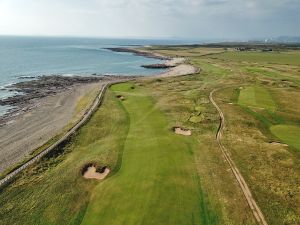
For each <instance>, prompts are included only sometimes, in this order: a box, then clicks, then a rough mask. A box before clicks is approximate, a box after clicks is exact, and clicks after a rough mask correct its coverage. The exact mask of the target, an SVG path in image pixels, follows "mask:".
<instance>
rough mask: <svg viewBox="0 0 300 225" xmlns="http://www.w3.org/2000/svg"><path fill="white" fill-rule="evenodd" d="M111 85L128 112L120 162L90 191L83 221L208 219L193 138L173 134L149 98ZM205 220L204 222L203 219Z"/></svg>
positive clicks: (138, 91)
mask: <svg viewBox="0 0 300 225" xmlns="http://www.w3.org/2000/svg"><path fill="white" fill-rule="evenodd" d="M131 85H132V84H119V85H114V86H113V87H112V88H111V90H113V91H115V93H116V95H121V94H122V95H123V97H124V98H125V100H124V101H123V105H124V107H125V109H126V110H127V112H128V113H129V116H130V129H129V133H128V136H127V140H126V142H125V149H124V153H123V160H122V165H121V168H120V170H119V172H118V173H117V174H115V175H114V176H112V177H110V178H108V179H107V180H106V181H104V182H103V183H100V184H99V185H98V186H97V187H96V188H95V189H94V192H93V195H92V198H91V200H90V203H89V206H88V209H87V212H86V215H85V217H84V220H83V223H82V224H88V225H93V224H103V225H105V224H114V225H118V224H143V225H147V224H172V225H175V224H178V225H179V224H180V225H184V224H212V223H210V222H209V221H215V219H210V218H204V220H203V218H201V216H206V217H209V216H210V214H209V213H207V211H208V210H207V209H206V208H205V207H206V206H205V204H200V202H201V200H202V202H204V200H203V196H204V195H203V193H202V192H201V187H200V184H199V182H198V181H197V180H198V178H197V176H198V175H197V173H196V170H195V166H194V163H193V156H192V155H191V154H190V151H189V142H190V140H191V139H192V137H182V136H178V135H175V134H173V133H172V132H171V131H170V129H169V127H168V123H167V119H166V117H165V115H164V114H163V113H162V112H161V111H160V110H159V109H158V108H157V107H156V105H155V104H154V102H153V100H152V99H151V97H149V96H148V95H147V93H146V92H145V91H144V90H143V89H141V88H139V87H135V88H134V89H131ZM201 221H203V222H204V223H201Z"/></svg>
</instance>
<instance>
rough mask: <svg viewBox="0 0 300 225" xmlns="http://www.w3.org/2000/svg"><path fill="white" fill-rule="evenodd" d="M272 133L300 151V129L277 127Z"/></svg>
mask: <svg viewBox="0 0 300 225" xmlns="http://www.w3.org/2000/svg"><path fill="white" fill-rule="evenodd" d="M270 130H271V132H272V133H273V134H274V135H275V136H276V137H277V138H279V139H280V140H281V141H282V142H284V143H286V144H288V145H291V146H293V147H294V148H296V149H298V150H300V127H299V126H294V125H275V126H272V127H271V128H270Z"/></svg>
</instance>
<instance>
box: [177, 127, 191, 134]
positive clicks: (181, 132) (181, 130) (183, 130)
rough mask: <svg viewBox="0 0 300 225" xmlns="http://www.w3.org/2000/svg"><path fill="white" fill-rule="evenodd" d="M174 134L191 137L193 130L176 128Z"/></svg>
mask: <svg viewBox="0 0 300 225" xmlns="http://www.w3.org/2000/svg"><path fill="white" fill-rule="evenodd" d="M174 132H175V134H180V135H184V136H191V135H192V131H191V130H187V129H183V128H181V127H174Z"/></svg>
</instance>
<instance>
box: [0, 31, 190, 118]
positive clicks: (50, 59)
mask: <svg viewBox="0 0 300 225" xmlns="http://www.w3.org/2000/svg"><path fill="white" fill-rule="evenodd" d="M183 43H186V42H185V41H182V40H157V39H156V40H149V39H103V38H70V37H15V36H0V98H2V99H3V98H7V97H9V96H12V95H15V94H17V93H15V92H11V91H9V89H8V88H7V87H8V86H9V85H11V84H13V83H16V82H21V81H24V80H30V79H35V78H36V77H38V76H42V75H46V76H47V75H63V76H74V75H79V76H91V75H92V74H110V75H151V74H157V73H161V72H163V70H160V69H145V68H143V67H141V65H143V64H154V63H159V62H161V61H160V60H158V59H152V58H145V57H142V56H136V55H133V54H131V53H118V52H112V51H110V50H106V49H105V48H110V47H136V46H141V45H143V46H145V45H172V44H183ZM10 108H11V107H10V106H0V115H3V114H5V113H6V112H7V111H8V110H9V109H10Z"/></svg>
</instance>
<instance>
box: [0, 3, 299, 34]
mask: <svg viewBox="0 0 300 225" xmlns="http://www.w3.org/2000/svg"><path fill="white" fill-rule="evenodd" d="M297 21H300V1H299V0H26V1H24V0H0V34H43V35H82V36H153V37H154V36H182V37H204V36H205V37H225V36H228V37H247V36H251V35H252V36H255V35H256V36H265V35H281V34H285V35H286V34H287V35H289V34H291V35H300V33H299V32H300V31H299V29H297V28H298V23H297Z"/></svg>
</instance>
